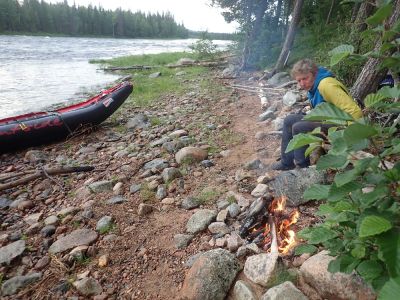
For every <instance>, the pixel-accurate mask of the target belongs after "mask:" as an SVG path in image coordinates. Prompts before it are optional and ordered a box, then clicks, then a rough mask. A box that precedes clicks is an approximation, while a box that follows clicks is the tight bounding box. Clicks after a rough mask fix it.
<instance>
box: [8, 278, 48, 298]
mask: <svg viewBox="0 0 400 300" xmlns="http://www.w3.org/2000/svg"><path fill="white" fill-rule="evenodd" d="M41 278H42V273H31V274H28V275H25V276H15V277H13V278H10V279H8V280H6V281H5V282H4V283H3V285H2V286H1V291H2V294H3V296H9V295H14V294H15V293H16V292H17V291H18V289H19V288H24V287H26V286H27V285H29V284H31V283H33V282H35V281H38V280H40V279H41Z"/></svg>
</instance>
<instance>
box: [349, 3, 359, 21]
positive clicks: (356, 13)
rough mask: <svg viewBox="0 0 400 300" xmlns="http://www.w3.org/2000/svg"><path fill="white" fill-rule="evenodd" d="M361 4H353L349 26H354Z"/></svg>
mask: <svg viewBox="0 0 400 300" xmlns="http://www.w3.org/2000/svg"><path fill="white" fill-rule="evenodd" d="M360 5H361V3H354V6H353V11H352V12H351V21H350V22H351V24H354V22H355V21H356V18H357V15H358V10H359V9H360Z"/></svg>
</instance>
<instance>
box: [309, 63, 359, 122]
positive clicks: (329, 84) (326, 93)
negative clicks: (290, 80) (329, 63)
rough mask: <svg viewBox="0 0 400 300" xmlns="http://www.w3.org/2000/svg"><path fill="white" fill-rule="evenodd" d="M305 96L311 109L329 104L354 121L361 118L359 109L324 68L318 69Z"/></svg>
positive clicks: (342, 87)
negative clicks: (321, 104)
mask: <svg viewBox="0 0 400 300" xmlns="http://www.w3.org/2000/svg"><path fill="white" fill-rule="evenodd" d="M307 96H308V99H309V100H310V103H311V107H312V108H314V107H316V106H317V105H318V104H320V103H323V102H329V103H332V104H333V105H335V106H337V107H338V108H340V109H341V110H343V111H345V112H347V113H348V114H350V115H351V116H352V117H353V118H354V119H355V120H356V119H359V118H361V117H362V111H361V108H360V107H359V106H358V105H357V103H356V101H355V100H354V99H353V98H352V97H351V96H350V93H349V91H348V90H347V89H346V87H345V86H344V85H343V83H341V82H340V81H339V80H337V79H336V78H334V75H333V74H332V73H331V72H330V71H328V70H327V69H325V68H322V67H319V68H318V73H317V75H316V77H315V81H314V85H313V87H312V88H311V90H309V91H308V94H307Z"/></svg>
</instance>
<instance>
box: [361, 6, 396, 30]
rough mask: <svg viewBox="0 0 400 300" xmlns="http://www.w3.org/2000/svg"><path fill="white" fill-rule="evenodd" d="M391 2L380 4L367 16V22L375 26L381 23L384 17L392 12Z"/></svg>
mask: <svg viewBox="0 0 400 300" xmlns="http://www.w3.org/2000/svg"><path fill="white" fill-rule="evenodd" d="M392 9H393V6H392V4H386V5H383V6H381V7H380V8H379V9H378V10H377V11H376V12H375V13H374V14H373V15H372V16H370V17H369V18H367V20H366V21H367V24H369V25H372V26H376V25H379V24H381V23H382V22H383V21H384V20H386V18H388V17H389V16H390V15H391V14H392Z"/></svg>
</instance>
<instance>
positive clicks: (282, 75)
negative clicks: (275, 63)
mask: <svg viewBox="0 0 400 300" xmlns="http://www.w3.org/2000/svg"><path fill="white" fill-rule="evenodd" d="M290 80H291V78H290V75H289V74H288V73H287V72H279V73H276V74H275V75H274V76H272V77H271V78H270V79H268V81H267V83H268V84H270V85H272V86H278V85H281V84H284V83H287V82H289V81H290Z"/></svg>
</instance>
